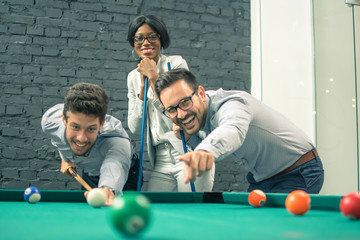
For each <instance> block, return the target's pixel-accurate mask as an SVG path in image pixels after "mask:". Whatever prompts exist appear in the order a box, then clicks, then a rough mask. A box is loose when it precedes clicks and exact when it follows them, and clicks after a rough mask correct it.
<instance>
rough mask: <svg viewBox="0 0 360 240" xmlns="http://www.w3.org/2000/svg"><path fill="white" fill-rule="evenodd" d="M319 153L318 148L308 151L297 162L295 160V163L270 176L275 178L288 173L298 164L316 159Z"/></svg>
mask: <svg viewBox="0 0 360 240" xmlns="http://www.w3.org/2000/svg"><path fill="white" fill-rule="evenodd" d="M318 156H319V154H318V152H317V151H316V149H314V150H312V151H310V152H308V153H305V154H304V155H302V156H301V157H300V158H299V159H298V160H297V161H296V162H294V164H293V165H291V166H290V167H288V168H287V169H285V170H284V171H281V172H279V173H277V174H275V175H274V176H272V177H270V178H274V177H277V176H280V175H282V174H285V173H288V172H290V171H292V170H294V169H295V168H297V167H298V166H300V165H302V164H304V163H307V162H309V161H311V160H313V159H315V158H316V157H318Z"/></svg>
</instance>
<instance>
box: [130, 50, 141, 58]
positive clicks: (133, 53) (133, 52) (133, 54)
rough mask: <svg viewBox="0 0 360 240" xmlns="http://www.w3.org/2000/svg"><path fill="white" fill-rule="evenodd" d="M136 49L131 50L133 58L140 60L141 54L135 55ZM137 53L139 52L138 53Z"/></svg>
mask: <svg viewBox="0 0 360 240" xmlns="http://www.w3.org/2000/svg"><path fill="white" fill-rule="evenodd" d="M135 54H136V53H135V51H134V49H133V50H132V51H131V55H132V56H133V58H134V59H135V60H139V59H140V56H139V55H138V57H137V58H136V57H135ZM136 55H137V54H136Z"/></svg>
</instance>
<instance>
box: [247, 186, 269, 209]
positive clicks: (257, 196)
mask: <svg viewBox="0 0 360 240" xmlns="http://www.w3.org/2000/svg"><path fill="white" fill-rule="evenodd" d="M248 202H249V204H250V205H251V206H253V207H262V206H264V204H265V203H266V195H265V193H264V192H263V191H261V190H259V189H256V190H252V191H251V192H250V193H249V196H248Z"/></svg>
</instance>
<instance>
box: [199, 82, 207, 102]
mask: <svg viewBox="0 0 360 240" xmlns="http://www.w3.org/2000/svg"><path fill="white" fill-rule="evenodd" d="M198 95H199V96H200V98H201V100H202V101H203V102H206V94H205V89H204V87H203V86H201V85H199V87H198Z"/></svg>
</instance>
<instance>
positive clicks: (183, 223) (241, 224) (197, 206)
mask: <svg viewBox="0 0 360 240" xmlns="http://www.w3.org/2000/svg"><path fill="white" fill-rule="evenodd" d="M45 192H46V191H45ZM6 193H9V191H0V200H1V201H0V221H1V224H0V238H1V239H4V240H6V239H110V240H111V239H126V238H125V237H124V236H122V235H120V234H118V233H117V232H116V231H115V230H113V229H112V227H111V224H110V223H109V220H108V212H109V208H107V207H103V208H97V209H96V208H93V207H91V206H89V205H88V204H87V203H85V202H84V198H83V195H81V194H83V192H81V191H79V192H78V193H75V194H74V193H73V192H67V191H54V192H46V194H50V193H52V194H50V195H54V194H55V196H58V195H57V194H59V193H62V194H61V195H62V196H64V195H68V196H66V197H65V198H64V199H67V198H68V197H73V198H74V196H75V199H74V200H76V201H74V202H66V201H65V202H55V201H44V200H42V201H40V202H38V203H36V204H28V203H26V202H24V201H20V199H18V198H17V199H18V201H15V200H14V199H13V200H6V201H4V199H5V198H7V197H6V196H4V194H5V195H9V194H10V195H11V194H15V195H16V194H17V195H16V196H17V197H19V191H13V192H11V193H9V194H6ZM46 194H45V195H46ZM222 195H223V196H224V200H225V202H227V203H201V200H200V199H202V194H200V193H197V194H195V195H194V194H191V193H189V194H176V193H175V194H174V193H158V194H157V193H148V196H149V198H151V199H152V200H153V203H152V204H151V221H150V224H149V226H148V228H147V229H146V230H145V231H144V232H143V234H142V235H140V236H139V237H138V239H159V240H162V239H174V240H175V239H186V240H190V239H207V240H208V239H263V238H265V239H317V240H318V239H327V240H328V239H360V221H355V220H350V219H348V218H345V217H343V216H342V215H341V213H340V212H339V211H338V210H336V208H337V207H338V206H336V205H338V204H339V200H340V197H338V196H312V201H313V200H314V201H315V202H317V203H316V204H317V205H320V206H321V205H323V206H332V207H331V208H329V209H328V207H326V209H327V210H324V209H322V208H321V207H315V208H312V209H311V210H310V211H309V212H308V213H306V214H305V215H304V216H293V215H291V214H290V213H288V212H287V211H286V209H285V208H283V207H281V206H282V204H283V201H284V199H285V198H286V195H284V194H275V195H272V194H268V198H269V199H270V203H269V204H268V205H267V207H263V208H253V207H251V206H249V205H248V204H247V202H246V196H247V194H246V193H237V194H230V193H223V194H222ZM48 197H49V196H48ZM50 199H51V198H50ZM81 199H82V202H81V201H80V200H81ZM156 199H157V200H160V202H159V201H156ZM182 199H183V200H184V201H183V202H182ZM52 200H55V199H52ZM167 202H170V203H167ZM191 202H192V203H191ZM235 203H236V204H235ZM321 203H322V204H321ZM274 206H275V207H274Z"/></svg>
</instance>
